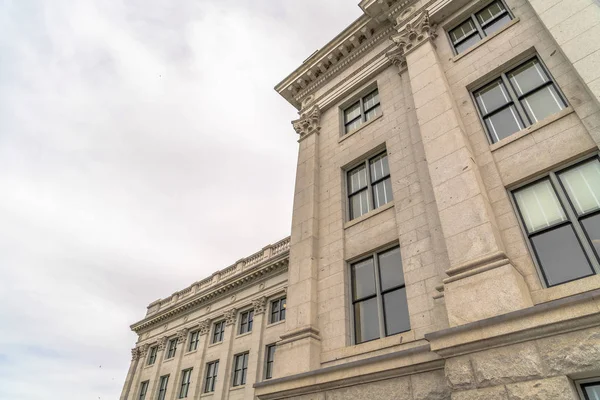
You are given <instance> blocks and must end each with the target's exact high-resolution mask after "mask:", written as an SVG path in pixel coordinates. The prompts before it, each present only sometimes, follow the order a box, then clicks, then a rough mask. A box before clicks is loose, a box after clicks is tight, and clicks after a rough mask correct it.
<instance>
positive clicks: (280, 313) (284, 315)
mask: <svg viewBox="0 0 600 400" xmlns="http://www.w3.org/2000/svg"><path fill="white" fill-rule="evenodd" d="M269 303H270V307H271V308H270V310H271V312H270V313H269V325H271V324H276V323H278V322H281V321H285V317H286V312H285V310H286V309H287V296H283V297H280V298H278V299H275V300H271V301H270V302H269ZM275 303H277V304H278V309H277V311H276V312H274V311H273V305H274V304H275ZM282 303H284V307H283V309H282V307H281V304H282ZM275 313H276V315H277V320H276V321H274V320H273V316H274V315H275ZM282 314H283V317H282V316H281V315H282Z"/></svg>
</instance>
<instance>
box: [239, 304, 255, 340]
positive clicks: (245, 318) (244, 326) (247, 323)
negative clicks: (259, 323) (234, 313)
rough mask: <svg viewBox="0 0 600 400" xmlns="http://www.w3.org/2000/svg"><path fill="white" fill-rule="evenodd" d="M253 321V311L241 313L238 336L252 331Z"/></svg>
mask: <svg viewBox="0 0 600 400" xmlns="http://www.w3.org/2000/svg"><path fill="white" fill-rule="evenodd" d="M253 321H254V310H250V311H246V312H243V313H242V316H241V318H240V334H242V333H247V332H251V331H252V323H253Z"/></svg>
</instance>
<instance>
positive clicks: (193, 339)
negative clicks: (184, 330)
mask: <svg viewBox="0 0 600 400" xmlns="http://www.w3.org/2000/svg"><path fill="white" fill-rule="evenodd" d="M199 340H200V331H194V332H192V333H190V344H189V346H188V351H194V350H196V349H197V348H198V341H199Z"/></svg>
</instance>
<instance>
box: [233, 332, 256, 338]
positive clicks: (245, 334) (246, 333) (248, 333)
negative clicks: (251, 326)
mask: <svg viewBox="0 0 600 400" xmlns="http://www.w3.org/2000/svg"><path fill="white" fill-rule="evenodd" d="M249 335H252V331H250V332H245V333H238V334H237V335H235V338H236V339H238V338H241V337H245V336H249Z"/></svg>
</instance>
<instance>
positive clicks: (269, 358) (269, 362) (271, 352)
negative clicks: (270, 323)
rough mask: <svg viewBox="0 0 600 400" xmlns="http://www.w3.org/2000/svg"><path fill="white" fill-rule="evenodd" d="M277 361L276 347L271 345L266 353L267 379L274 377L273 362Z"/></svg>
mask: <svg viewBox="0 0 600 400" xmlns="http://www.w3.org/2000/svg"><path fill="white" fill-rule="evenodd" d="M274 361H275V345H274V344H270V345H268V346H267V349H266V351H265V379H271V378H272V377H273V362H274Z"/></svg>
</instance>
